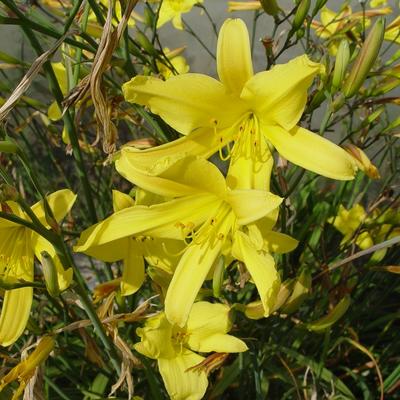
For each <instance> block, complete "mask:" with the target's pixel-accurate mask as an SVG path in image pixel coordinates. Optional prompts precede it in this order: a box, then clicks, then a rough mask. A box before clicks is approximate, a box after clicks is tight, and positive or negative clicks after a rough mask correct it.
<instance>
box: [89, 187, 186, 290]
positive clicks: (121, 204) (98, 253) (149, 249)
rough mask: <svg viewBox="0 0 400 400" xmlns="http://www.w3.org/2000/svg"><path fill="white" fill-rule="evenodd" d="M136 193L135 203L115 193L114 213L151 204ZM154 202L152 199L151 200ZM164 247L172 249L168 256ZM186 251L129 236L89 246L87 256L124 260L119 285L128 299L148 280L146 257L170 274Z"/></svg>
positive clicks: (179, 245) (172, 244) (180, 246)
mask: <svg viewBox="0 0 400 400" xmlns="http://www.w3.org/2000/svg"><path fill="white" fill-rule="evenodd" d="M139 193H140V191H139V190H138V191H137V194H138V195H137V196H136V202H135V201H134V200H133V199H132V198H131V197H130V196H128V195H127V194H124V193H121V192H119V191H117V190H113V206H114V212H116V213H117V212H118V211H122V210H124V209H129V208H131V207H133V206H134V205H135V204H136V205H140V206H141V207H143V206H144V205H146V206H147V205H150V204H152V202H151V201H150V202H149V201H148V200H149V199H148V198H147V197H146V196H145V195H143V194H139ZM151 200H152V199H151ZM164 248H168V249H169V253H168V254H167V253H166V252H165V250H164ZM182 249H183V243H182V241H180V240H179V241H178V240H173V239H171V240H168V239H164V240H163V241H161V240H159V239H157V238H150V237H146V236H145V235H137V236H129V237H123V238H118V239H116V240H113V241H110V242H108V243H107V244H105V245H99V246H94V247H90V248H88V249H87V250H85V254H88V255H90V256H92V257H96V258H98V259H100V260H103V261H106V262H115V261H118V260H122V261H123V273H122V278H121V282H120V287H121V294H122V295H123V296H129V295H131V294H133V293H135V292H137V291H138V290H139V289H140V287H141V286H142V284H143V282H144V279H145V270H144V258H145V259H146V260H147V262H148V263H149V264H150V265H152V266H155V267H157V268H161V269H163V270H164V271H166V272H167V273H169V274H172V273H173V270H174V268H175V265H176V264H177V262H178V260H179V258H178V256H177V255H175V256H174V255H173V254H179V252H180V251H181V250H182Z"/></svg>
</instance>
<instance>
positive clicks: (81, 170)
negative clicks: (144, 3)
mask: <svg viewBox="0 0 400 400" xmlns="http://www.w3.org/2000/svg"><path fill="white" fill-rule="evenodd" d="M2 1H3V3H4V4H5V5H6V6H7V7H8V8H10V10H12V11H13V12H14V13H15V14H16V15H17V16H18V17H20V18H21V19H24V18H25V17H24V15H23V14H22V13H21V11H20V10H19V9H18V7H16V6H15V4H14V3H13V2H12V1H10V0H2ZM70 18H72V17H71V16H70ZM22 30H23V31H24V33H25V34H26V36H27V38H28V40H29V42H30V44H31V45H32V47H33V48H34V50H35V51H36V53H37V54H38V55H39V56H40V55H42V54H43V53H44V50H43V49H42V46H41V45H40V43H39V40H38V39H37V37H36V35H35V34H34V33H33V31H32V30H31V29H30V28H29V27H28V26H25V25H22ZM43 69H44V71H45V73H46V76H47V79H48V81H49V86H50V90H51V92H52V94H53V96H54V98H55V99H56V101H57V104H58V106H59V107H60V109H62V101H63V94H62V92H61V89H60V85H59V84H58V81H57V78H56V75H55V73H54V70H53V67H52V66H51V63H50V62H49V61H47V62H46V63H44V64H43ZM63 120H64V124H65V128H66V130H67V132H68V136H69V139H70V141H71V146H72V153H73V156H74V158H75V161H76V167H77V173H78V177H79V180H80V181H81V184H82V187H83V191H84V194H85V198H86V203H87V207H88V212H89V217H90V219H91V222H92V223H95V222H97V216H96V209H95V206H94V202H93V197H92V193H91V189H90V183H89V179H88V176H87V174H86V167H85V165H84V162H83V157H82V152H81V148H80V146H79V141H78V135H77V132H76V130H75V126H74V123H73V120H72V117H71V114H70V112H69V110H67V111H66V112H65V113H64V116H63Z"/></svg>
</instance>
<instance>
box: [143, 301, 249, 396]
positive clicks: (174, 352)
mask: <svg viewBox="0 0 400 400" xmlns="http://www.w3.org/2000/svg"><path fill="white" fill-rule="evenodd" d="M229 313H230V309H229V307H228V306H227V305H224V304H211V303H208V302H205V301H201V302H198V303H194V304H193V307H192V310H191V312H190V314H189V317H188V320H187V323H186V324H185V326H184V327H181V328H179V327H177V326H176V325H175V326H174V325H171V324H170V323H169V321H168V319H167V318H166V316H165V314H164V313H160V314H158V315H156V316H154V317H151V318H149V319H148V320H147V321H146V324H145V326H144V327H143V328H138V329H137V330H136V333H137V335H138V336H140V338H141V342H139V343H137V344H135V350H136V351H138V352H139V353H141V354H143V355H145V356H146V357H149V358H153V359H156V360H157V363H158V368H159V371H160V374H161V376H162V379H163V381H164V384H165V388H166V389H167V392H168V394H169V396H170V398H171V399H173V400H187V399H191V400H197V399H202V398H203V396H204V394H205V391H206V390H207V386H208V381H207V373H206V371H204V369H202V368H201V366H199V364H200V363H202V362H203V360H205V358H204V357H203V356H201V355H199V354H197V352H201V353H209V352H218V353H240V352H244V351H246V350H247V346H246V344H245V343H244V342H243V341H241V340H240V339H238V338H236V337H234V336H231V335H228V334H227V333H228V332H229V331H230V329H231V327H232V322H231V320H230V317H229Z"/></svg>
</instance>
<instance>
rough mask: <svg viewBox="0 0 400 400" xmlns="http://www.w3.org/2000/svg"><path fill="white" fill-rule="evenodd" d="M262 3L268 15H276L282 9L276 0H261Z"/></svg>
mask: <svg viewBox="0 0 400 400" xmlns="http://www.w3.org/2000/svg"><path fill="white" fill-rule="evenodd" d="M260 3H261V7H262V8H263V10H264V11H265V12H266V13H267V14H268V15H272V16H275V15H277V14H278V13H279V11H280V8H279V6H278V4H277V2H276V0H260Z"/></svg>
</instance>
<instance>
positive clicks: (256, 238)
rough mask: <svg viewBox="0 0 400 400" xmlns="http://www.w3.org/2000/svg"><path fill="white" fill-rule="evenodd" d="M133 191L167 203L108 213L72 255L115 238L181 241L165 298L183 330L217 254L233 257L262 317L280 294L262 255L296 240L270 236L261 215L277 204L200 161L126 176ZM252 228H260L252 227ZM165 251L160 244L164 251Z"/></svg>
mask: <svg viewBox="0 0 400 400" xmlns="http://www.w3.org/2000/svg"><path fill="white" fill-rule="evenodd" d="M129 177H130V179H133V180H134V181H135V182H136V183H137V184H138V186H139V187H141V188H143V189H145V190H148V191H149V192H152V193H155V194H158V195H161V196H164V197H166V198H172V200H169V201H164V202H162V203H159V204H153V205H150V206H133V207H128V208H125V209H123V210H121V211H119V212H116V213H114V214H113V215H111V216H110V217H109V218H107V219H106V220H104V221H102V222H100V223H99V224H97V225H94V226H92V227H90V228H88V229H87V230H86V231H84V232H83V233H82V235H81V238H80V239H79V242H78V244H77V246H76V247H75V250H76V251H80V252H85V253H88V254H90V253H92V252H93V251H96V248H97V249H99V250H100V251H101V249H102V248H103V246H110V243H111V242H113V241H115V240H117V239H122V238H131V237H133V236H138V235H141V236H144V237H147V238H148V239H147V240H152V239H151V238H161V239H175V240H185V241H186V242H187V246H185V247H184V249H183V250H182V251H181V254H182V256H181V257H180V259H179V263H178V265H177V267H176V269H175V271H174V275H173V278H172V281H171V283H170V285H169V287H168V291H167V295H166V299H165V313H166V316H167V318H168V320H169V321H170V322H171V323H176V324H178V325H179V326H183V325H184V324H185V323H186V320H187V318H188V315H189V312H190V309H191V307H192V305H193V303H194V301H195V298H196V296H197V293H198V291H199V289H200V288H201V286H202V284H203V282H204V280H205V279H207V276H208V275H209V272H210V271H211V270H212V267H213V265H214V263H215V262H216V261H217V260H218V259H219V257H220V256H221V255H227V256H229V257H232V256H233V257H234V258H237V259H240V260H241V261H243V262H244V264H245V265H246V268H247V269H248V271H249V273H250V275H251V277H252V278H253V281H254V283H255V285H256V287H257V290H258V292H259V295H260V298H261V301H262V303H263V306H264V315H268V314H269V313H270V307H271V304H273V303H274V301H275V295H276V292H277V290H278V289H279V284H280V278H279V274H278V273H277V271H276V269H275V263H274V259H273V257H272V256H271V255H270V254H269V249H270V248H273V247H274V242H278V243H277V244H276V247H277V248H280V249H281V252H284V251H285V249H286V248H287V247H288V250H287V251H290V250H292V249H293V248H294V247H295V246H296V244H297V242H296V241H295V240H293V239H291V238H290V239H289V237H288V236H287V235H283V234H279V233H277V232H275V233H274V234H273V235H267V236H266V237H265V238H264V237H263V233H264V232H267V231H268V230H270V229H271V228H269V229H268V228H267V229H265V226H268V225H269V226H272V225H273V224H274V222H273V223H272V224H270V222H269V221H268V215H269V214H271V213H273V212H275V211H277V207H278V206H279V204H280V203H281V201H282V199H281V198H280V197H278V196H275V195H273V194H271V193H270V192H268V191H265V190H246V189H233V190H232V189H231V188H230V187H229V186H228V185H227V181H226V180H225V178H224V176H223V175H222V174H221V172H220V171H219V170H218V168H217V167H216V166H215V165H214V164H212V163H210V162H208V161H206V160H204V159H200V158H198V159H195V158H193V157H188V158H183V159H182V160H180V161H178V162H176V163H175V164H173V165H172V166H170V167H169V168H167V169H165V170H164V171H163V172H162V173H161V174H159V175H158V176H149V175H146V174H140V173H139V172H137V171H131V173H130V174H129ZM257 224H259V225H257ZM164 247H165V251H166V252H167V253H168V252H169V249H168V247H167V245H165V246H164Z"/></svg>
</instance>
